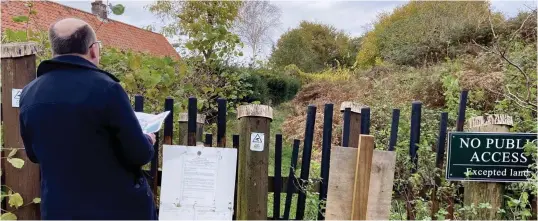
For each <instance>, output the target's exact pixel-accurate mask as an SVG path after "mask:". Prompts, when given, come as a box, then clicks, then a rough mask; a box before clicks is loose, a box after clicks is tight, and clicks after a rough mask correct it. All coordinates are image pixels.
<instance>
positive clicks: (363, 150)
mask: <svg viewBox="0 0 538 221" xmlns="http://www.w3.org/2000/svg"><path fill="white" fill-rule="evenodd" d="M373 154H374V136H372V135H365V134H361V135H360V137H359V150H358V152H357V165H356V167H355V187H354V188H353V203H352V204H351V205H352V207H353V208H352V209H351V219H352V220H365V219H366V213H367V208H368V198H369V194H370V192H369V191H370V172H371V170H372V158H373Z"/></svg>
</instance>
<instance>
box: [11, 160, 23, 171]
mask: <svg viewBox="0 0 538 221" xmlns="http://www.w3.org/2000/svg"><path fill="white" fill-rule="evenodd" d="M7 162H9V163H10V164H11V165H12V166H13V167H15V168H17V169H20V168H22V167H23V166H24V160H22V159H19V158H8V159H7Z"/></svg>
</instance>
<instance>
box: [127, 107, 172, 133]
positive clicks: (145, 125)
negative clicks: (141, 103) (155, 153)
mask: <svg viewBox="0 0 538 221" xmlns="http://www.w3.org/2000/svg"><path fill="white" fill-rule="evenodd" d="M168 114H170V111H165V112H163V113H160V114H157V115H154V114H147V113H143V112H135V115H136V118H138V122H139V123H140V126H141V127H142V131H143V132H144V133H147V134H149V133H156V132H157V131H159V130H160V129H161V127H162V125H163V122H164V119H166V117H167V116H168Z"/></svg>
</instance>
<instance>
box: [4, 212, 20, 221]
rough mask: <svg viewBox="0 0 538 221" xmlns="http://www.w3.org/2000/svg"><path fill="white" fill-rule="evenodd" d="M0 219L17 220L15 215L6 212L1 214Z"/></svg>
mask: <svg viewBox="0 0 538 221" xmlns="http://www.w3.org/2000/svg"><path fill="white" fill-rule="evenodd" d="M0 219H1V220H17V216H15V214H13V213H10V212H7V213H2V215H1V216H0Z"/></svg>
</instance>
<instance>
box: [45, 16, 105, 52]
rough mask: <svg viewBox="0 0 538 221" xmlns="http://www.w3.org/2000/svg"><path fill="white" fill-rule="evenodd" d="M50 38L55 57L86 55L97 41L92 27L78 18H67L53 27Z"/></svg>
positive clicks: (50, 30)
mask: <svg viewBox="0 0 538 221" xmlns="http://www.w3.org/2000/svg"><path fill="white" fill-rule="evenodd" d="M49 38H50V43H51V48H52V53H53V54H54V55H63V54H81V55H86V54H88V52H89V50H90V49H89V48H90V46H91V45H92V44H93V43H95V41H96V40H97V39H96V37H95V32H94V31H93V29H92V28H91V27H90V25H89V24H88V23H86V22H84V21H82V20H80V19H76V18H66V19H63V20H60V21H58V22H56V23H54V24H53V25H51V27H50V29H49Z"/></svg>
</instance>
